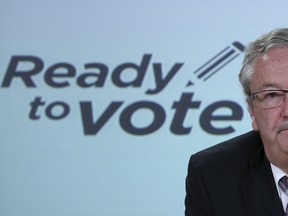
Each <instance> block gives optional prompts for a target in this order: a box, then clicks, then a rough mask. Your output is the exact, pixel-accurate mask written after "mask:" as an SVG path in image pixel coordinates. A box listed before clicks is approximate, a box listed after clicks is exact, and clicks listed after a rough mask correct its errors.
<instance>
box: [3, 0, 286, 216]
mask: <svg viewBox="0 0 288 216" xmlns="http://www.w3.org/2000/svg"><path fill="white" fill-rule="evenodd" d="M287 7H288V2H287V1H285V0H277V1H272V0H264V1H248V0H242V1H239V2H235V1H228V0H218V1H207V0H203V1H191V0H190V1H188V0H187V1H186V0H177V1H176V0H175V1H172V0H165V1H164V0H153V1H147V0H146V1H144V0H134V1H132V0H123V1H113V0H105V1H104V0H103V1H99V0H94V1H92V0H90V1H85V0H84V1H67V0H59V1H53V0H52V1H48V0H40V1H39V0H38V1H36V0H35V1H33V0H26V1H20V0H9V1H8V0H2V1H1V2H0V26H1V28H0V35H1V40H0V83H1V86H0V100H1V106H0V119H1V121H0V128H1V130H0V191H1V192H0V215H3V216H19V215H21V216H39V215H41V216H46V215H47V216H52V215H53V216H60V215H61V216H63V215H67V216H68V215H69V216H76V215H77V216H80V215H81V216H83V215H85V216H90V215H97V216H98V215H99V216H115V215H119V216H132V215H133V216H134V215H137V216H147V215H149V216H159V215H165V216H174V215H183V214H184V196H185V176H186V170H187V164H188V160H189V157H190V155H191V154H193V153H195V152H196V151H199V150H201V149H203V148H206V147H208V146H211V145H214V144H216V143H218V142H220V141H223V140H226V139H228V138H230V137H233V136H236V135H238V134H241V133H243V132H246V131H249V130H251V126H250V119H249V115H248V113H247V110H246V104H245V101H244V98H243V95H242V90H241V88H240V84H239V83H238V78H237V76H238V72H239V70H240V68H241V61H242V59H243V49H242V48H243V47H244V46H246V45H247V43H248V42H249V41H251V40H254V39H255V38H256V37H258V36H259V35H260V34H263V33H265V32H267V31H270V30H272V29H274V28H277V27H285V26H286V25H287V18H288V17H287V11H286V9H287ZM206 63H207V64H206ZM198 69H199V70H198Z"/></svg>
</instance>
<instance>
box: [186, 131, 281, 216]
mask: <svg viewBox="0 0 288 216" xmlns="http://www.w3.org/2000/svg"><path fill="white" fill-rule="evenodd" d="M185 206H186V209H185V215H186V216H202V215H203V216H204V215H205V216H213V215H218V216H220V215H223V216H226V215H233V216H245V215H249V216H252V215H253V216H258V215H259V216H260V215H261V216H264V215H267V216H268V215H281V214H283V208H282V206H281V202H280V200H279V196H278V193H277V190H276V187H275V183H274V179H273V174H272V172H271V167H270V164H269V161H268V160H267V158H266V156H265V153H264V149H263V144H262V141H261V137H260V135H259V133H258V132H254V131H251V132H248V133H246V134H243V135H240V136H238V137H235V138H233V139H230V140H228V141H225V142H222V143H220V144H217V145H215V146H212V147H210V148H208V149H205V150H202V151H200V152H198V153H196V154H194V155H192V156H191V159H190V162H189V167H188V175H187V178H186V198H185ZM235 210H237V211H235Z"/></svg>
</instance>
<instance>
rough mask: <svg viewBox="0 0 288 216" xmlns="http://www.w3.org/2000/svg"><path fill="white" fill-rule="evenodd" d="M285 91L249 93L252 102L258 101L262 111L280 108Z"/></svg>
mask: <svg viewBox="0 0 288 216" xmlns="http://www.w3.org/2000/svg"><path fill="white" fill-rule="evenodd" d="M287 92H288V89H287V90H286V89H285V90H263V91H258V92H254V93H251V95H250V98H251V99H252V100H258V101H259V102H260V103H261V105H262V107H263V109H273V108H277V107H279V106H281V105H282V104H283V102H284V101H285V98H286V93H287Z"/></svg>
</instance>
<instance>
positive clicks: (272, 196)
mask: <svg viewBox="0 0 288 216" xmlns="http://www.w3.org/2000/svg"><path fill="white" fill-rule="evenodd" d="M259 142H261V141H259ZM259 146H260V147H259V149H258V151H257V152H256V154H255V155H254V156H253V157H252V158H251V160H250V172H249V173H248V174H247V176H246V177H245V178H244V179H243V181H242V183H241V188H242V194H243V198H244V202H245V204H246V206H247V211H248V215H250V216H256V215H261V216H265V215H267V216H268V215H269V216H271V215H283V207H282V204H281V201H280V198H279V196H278V193H277V188H276V185H275V182H274V179H273V174H272V171H271V167H270V162H269V161H268V159H267V158H266V156H265V153H264V149H263V145H262V143H261V145H259Z"/></svg>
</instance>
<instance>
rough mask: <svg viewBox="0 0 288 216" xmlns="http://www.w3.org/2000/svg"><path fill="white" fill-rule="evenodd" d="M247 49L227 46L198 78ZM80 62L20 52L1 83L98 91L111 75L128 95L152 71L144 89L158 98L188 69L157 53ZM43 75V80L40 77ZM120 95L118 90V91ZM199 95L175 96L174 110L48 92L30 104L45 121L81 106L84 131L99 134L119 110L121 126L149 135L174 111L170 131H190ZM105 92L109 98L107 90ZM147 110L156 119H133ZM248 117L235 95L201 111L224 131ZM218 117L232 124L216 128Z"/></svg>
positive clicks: (208, 127) (35, 117)
mask: <svg viewBox="0 0 288 216" xmlns="http://www.w3.org/2000/svg"><path fill="white" fill-rule="evenodd" d="M243 50H244V46H243V45H242V44H241V43H239V42H234V43H232V44H231V45H229V46H227V47H226V48H224V49H223V50H221V51H220V52H219V53H217V54H216V55H215V56H214V57H212V58H211V59H209V60H208V61H207V62H206V63H204V64H203V65H202V66H201V67H199V68H198V69H196V70H195V71H194V72H193V74H194V77H195V79H197V80H200V81H202V82H208V81H209V80H210V79H211V77H212V76H213V75H215V74H216V73H218V72H219V71H221V69H222V68H224V67H225V66H226V65H228V64H229V63H230V62H232V61H233V60H234V59H235V58H237V57H238V56H239V55H241V53H242V52H243ZM75 65H76V64H72V63H67V62H56V63H54V64H52V65H48V66H47V64H45V61H44V60H43V59H42V58H41V57H39V56H32V55H30V56H29V55H14V56H12V57H11V59H10V62H9V63H8V66H7V70H6V72H5V74H4V77H3V80H2V84H1V88H3V89H9V88H11V87H12V86H13V85H20V86H22V87H24V88H25V87H26V88H27V89H28V88H29V89H39V88H43V85H45V88H47V87H48V91H49V89H50V88H51V90H52V89H53V91H54V90H57V91H61V90H63V89H65V90H67V89H75V88H78V89H80V90H84V89H93V90H95V91H97V90H99V89H101V90H105V89H106V83H107V82H108V80H110V82H111V84H113V86H114V87H117V88H118V89H125V90H126V89H127V91H128V94H132V93H133V91H134V90H136V89H141V90H143V88H144V84H143V83H144V81H145V78H146V77H147V76H150V77H152V79H153V81H154V84H153V86H152V85H151V86H149V87H148V88H147V89H145V90H144V95H149V97H150V98H153V96H156V95H159V94H161V93H162V92H163V91H165V89H166V88H167V86H169V85H173V84H172V82H173V79H174V78H175V77H176V76H180V73H179V71H181V70H184V69H183V66H184V63H183V62H175V63H174V64H172V66H170V68H169V67H167V66H166V67H164V64H163V63H159V62H158V61H157V62H155V61H154V59H153V56H152V54H143V56H142V58H141V61H140V63H139V62H138V63H134V62H124V63H120V64H118V65H117V66H116V67H114V68H111V66H109V64H107V63H103V62H88V63H84V64H83V66H82V67H79V66H78V67H77V66H75ZM164 68H166V70H164ZM167 68H168V69H167ZM83 71H84V72H83ZM131 74H133V76H131ZM40 76H41V78H42V80H41V82H40V81H39V77H40ZM125 77H129V78H128V79H127V78H125ZM131 77H132V78H131ZM36 78H37V79H36ZM109 78H110V79H109ZM194 85H195V83H194V81H193V80H188V82H187V84H186V87H190V86H194ZM71 94H72V93H71ZM115 94H117V92H116V90H115ZM194 95H195V92H184V93H182V94H181V95H179V97H178V98H176V99H174V101H172V105H171V108H170V110H169V108H167V106H164V105H163V104H161V102H159V101H158V100H146V99H145V100H144V99H141V98H140V99H139V98H137V99H136V101H134V102H132V103H131V102H129V104H126V101H124V100H122V99H119V100H114V99H113V100H112V101H110V103H109V104H107V106H106V107H105V108H104V110H102V111H100V112H99V109H97V103H96V107H95V103H93V102H95V101H92V100H91V101H89V100H79V101H78V102H76V104H78V105H71V104H69V103H68V102H67V101H63V100H55V101H46V100H44V99H43V96H40V95H36V96H35V97H34V99H32V100H31V101H30V102H28V103H27V106H29V113H28V118H29V119H30V120H31V121H40V120H43V119H44V118H46V119H49V120H51V121H60V120H63V119H65V118H68V117H69V115H70V113H71V109H78V110H79V116H80V118H79V119H81V124H82V128H83V134H84V135H97V134H99V133H100V132H101V130H102V129H103V127H105V126H106V127H108V126H109V123H110V124H111V121H112V119H113V118H112V117H113V116H115V115H118V119H119V126H120V127H121V128H122V130H123V131H125V132H127V133H129V134H132V135H148V134H151V133H154V132H156V131H157V130H159V129H160V128H161V127H162V126H163V125H164V124H165V123H167V124H169V123H168V122H167V121H168V120H167V114H169V115H172V117H171V123H170V127H169V129H170V132H171V133H172V134H174V135H189V134H190V133H191V131H192V127H193V124H192V123H188V124H187V123H186V124H185V121H186V117H187V116H188V115H189V113H190V112H192V111H193V110H197V109H199V108H200V105H201V103H202V102H201V101H200V100H194V99H193V97H194ZM103 97H105V93H104V94H103ZM96 102H97V101H96ZM222 108H225V109H228V110H229V111H230V113H229V114H225V115H223V114H222V115H219V114H216V111H217V110H219V109H222ZM143 110H145V111H148V112H149V113H150V116H151V115H152V118H150V120H149V121H148V122H146V123H145V125H143V124H138V123H137V122H135V121H134V120H133V119H134V117H135V115H137V113H139V112H141V111H143ZM242 117H243V110H242V107H241V106H240V105H239V104H238V103H236V102H234V101H231V100H221V101H216V102H213V103H211V104H210V105H208V106H207V107H205V108H204V109H203V111H201V114H200V116H199V124H200V126H201V128H202V129H203V130H204V131H205V132H207V133H209V134H213V135H223V134H229V133H232V132H234V131H235V129H234V128H233V127H232V126H231V124H229V122H230V121H241V119H242ZM144 119H145V116H144ZM213 121H218V122H219V121H222V122H227V124H226V125H225V126H221V127H216V126H214V125H213ZM194 124H195V123H194Z"/></svg>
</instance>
